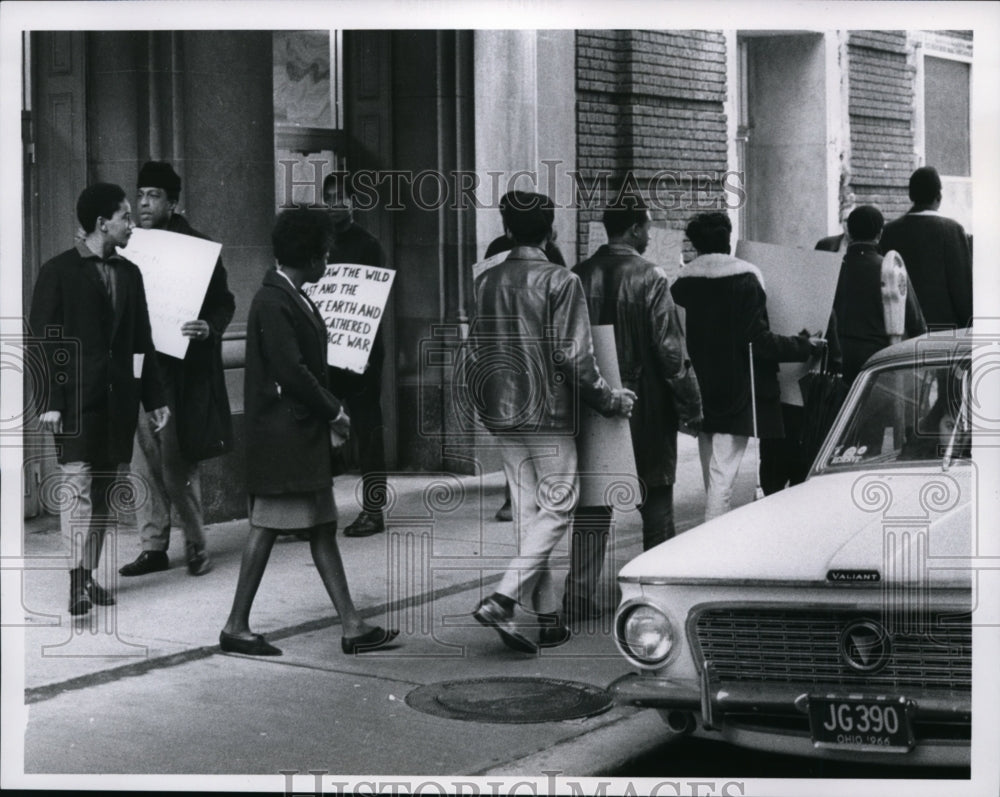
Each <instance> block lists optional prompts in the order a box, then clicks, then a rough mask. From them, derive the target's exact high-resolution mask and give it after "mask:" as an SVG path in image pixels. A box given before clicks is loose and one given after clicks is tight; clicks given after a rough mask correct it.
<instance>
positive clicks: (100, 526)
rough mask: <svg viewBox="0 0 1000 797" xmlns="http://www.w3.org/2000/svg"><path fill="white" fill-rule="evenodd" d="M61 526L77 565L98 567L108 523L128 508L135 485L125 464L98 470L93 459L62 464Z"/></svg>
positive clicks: (59, 500)
mask: <svg viewBox="0 0 1000 797" xmlns="http://www.w3.org/2000/svg"><path fill="white" fill-rule="evenodd" d="M59 471H60V474H61V479H60V484H59V492H58V494H57V495H56V496H55V498H56V501H57V502H58V509H59V529H60V531H61V532H62V536H63V540H64V541H65V542H66V544H67V545H68V546H69V552H70V557H71V558H72V559H73V560H74V561H75V562H76V566H78V567H83V568H85V569H87V570H96V569H97V566H98V565H99V564H100V563H101V551H102V550H103V548H104V537H105V534H106V533H107V530H108V526H114V525H117V523H118V513H119V512H120V511H124V510H125V509H127V508H128V505H129V501H130V498H131V491H132V485H131V484H130V483H129V482H128V477H127V475H126V474H125V473H124V470H123V468H121V467H119V468H110V469H105V470H95V469H94V468H93V467H92V466H91V464H90V463H89V462H65V463H62V464H60V465H59Z"/></svg>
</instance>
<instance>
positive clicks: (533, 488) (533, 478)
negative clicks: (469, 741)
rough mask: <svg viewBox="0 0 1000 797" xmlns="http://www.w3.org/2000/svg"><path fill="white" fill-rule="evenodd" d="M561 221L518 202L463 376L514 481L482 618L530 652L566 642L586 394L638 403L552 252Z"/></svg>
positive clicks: (624, 406) (604, 406) (478, 290)
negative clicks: (511, 535) (508, 527)
mask: <svg viewBox="0 0 1000 797" xmlns="http://www.w3.org/2000/svg"><path fill="white" fill-rule="evenodd" d="M553 218H554V211H553V209H552V200H551V199H549V198H548V197H545V196H542V195H539V194H530V193H523V194H518V195H516V196H515V197H514V198H513V201H512V202H511V206H510V209H509V212H508V226H509V229H510V232H511V234H512V236H513V239H514V244H515V246H514V248H513V249H512V250H511V253H510V256H509V257H508V258H507V259H506V260H505V261H503V262H502V263H500V264H498V265H496V266H494V267H493V268H491V269H489V270H488V271H486V272H484V273H483V274H481V275H480V276H479V278H478V279H477V280H476V283H475V289H474V290H475V300H476V302H475V304H476V319H475V322H474V324H473V326H472V330H471V333H470V346H471V358H470V361H469V363H468V368H467V371H466V378H467V388H468V389H469V391H470V396H469V398H470V402H471V404H472V405H473V406H475V407H476V410H477V411H478V414H479V418H480V420H481V421H482V423H483V425H484V426H485V427H486V428H487V429H488V430H489V431H490V432H491V433H492V434H493V435H494V436H495V437H496V439H497V441H498V443H499V444H500V452H501V457H502V459H503V468H504V473H505V475H506V477H507V481H508V482H509V483H510V484H511V485H512V486H513V487H514V488H515V489H514V495H513V499H514V523H515V529H516V530H517V532H518V541H519V546H518V547H519V550H518V555H517V556H516V557H515V558H514V559H513V560H512V561H511V563H510V565H509V566H508V568H507V571H506V572H505V573H504V576H503V579H502V580H501V582H500V584H499V586H498V587H497V589H496V591H495V592H494V593H492V594H491V595H489V596H487V597H486V598H484V599H483V600H482V601H481V602H480V604H479V606H478V607H477V608H476V610H475V611H474V612H473V616H474V617H475V618H476V620H477V621H478V622H480V623H482V624H483V625H485V626H487V627H491V628H494V629H495V630H496V631H497V632H498V633H499V634H500V637H501V639H502V640H503V641H504V643H505V644H507V645H508V646H509V647H511V648H514V649H515V650H519V651H522V652H528V653H531V652H534V651H536V650H537V649H538V647H539V646H554V645H559V644H562V643H563V642H566V641H567V640H568V639H569V629H568V628H567V627H566V625H565V623H564V622H563V621H562V618H561V617H560V616H559V606H560V602H559V599H558V598H557V597H556V592H555V585H554V580H553V578H552V571H551V568H550V564H549V557H550V555H551V553H552V550H553V549H554V548H555V546H556V545H557V544H558V542H559V541H560V540H561V539H562V537H563V535H564V534H565V533H566V530H567V529H568V527H569V522H570V518H571V516H572V512H573V504H574V503H575V496H576V487H577V482H578V477H577V459H576V441H575V438H574V435H575V434H576V432H577V431H578V428H577V427H578V425H579V423H578V421H579V416H580V412H579V410H580V406H579V401H580V400H581V399H582V400H583V401H584V402H586V403H587V404H588V405H590V406H591V407H593V408H594V409H595V410H597V411H598V412H600V413H602V414H603V415H606V416H612V415H622V416H625V417H628V416H629V415H631V412H632V407H633V404H634V403H635V393H633V392H632V391H631V390H628V389H619V390H613V389H612V388H611V387H610V386H609V385H608V383H607V382H606V381H605V380H604V378H603V377H602V376H601V373H600V371H599V370H598V368H597V362H596V360H595V358H594V347H593V340H592V338H591V333H590V319H589V316H588V314H587V304H586V301H585V299H584V296H583V289H582V287H581V284H580V280H579V278H578V277H577V276H576V275H574V274H572V273H571V272H569V271H568V270H567V269H565V268H563V267H561V266H557V265H554V264H552V263H550V262H549V260H548V258H547V257H546V256H545V250H544V247H545V244H546V242H547V241H548V240H549V238H550V237H551V234H552V221H553ZM519 602H520V603H522V604H524V606H525V608H527V609H528V610H529V611H530V612H531V613H533V614H534V615H535V616H536V618H537V623H536V625H537V626H538V627H539V631H538V636H537V638H535V639H532V638H529V637H528V636H527V635H526V634H525V633H524V631H523V630H522V629H521V627H520V624H519V623H518V622H517V621H516V620H515V618H514V608H515V605H516V604H517V603H519ZM536 639H537V641H536Z"/></svg>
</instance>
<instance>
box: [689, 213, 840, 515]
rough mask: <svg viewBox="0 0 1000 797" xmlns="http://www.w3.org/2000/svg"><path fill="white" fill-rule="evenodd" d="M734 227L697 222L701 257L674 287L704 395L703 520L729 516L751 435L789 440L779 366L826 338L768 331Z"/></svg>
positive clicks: (755, 278)
mask: <svg viewBox="0 0 1000 797" xmlns="http://www.w3.org/2000/svg"><path fill="white" fill-rule="evenodd" d="M732 229H733V228H732V223H731V222H730V221H729V217H728V216H727V215H726V214H725V213H721V212H710V213H701V214H698V215H697V216H695V217H694V218H693V219H692V220H691V221H690V223H689V224H688V226H687V230H686V233H687V236H688V238H689V239H690V241H691V243H692V244H693V245H694V248H695V249H696V250H697V252H698V257H696V258H695V259H694V260H692V261H691V262H690V263H688V264H687V266H685V267H684V269H683V270H682V271H681V276H680V277H679V278H678V279H677V281H676V282H675V283H674V284H673V287H672V288H671V293H672V294H673V297H674V301H675V302H677V304H679V305H680V306H681V307H683V308H685V310H686V311H687V314H686V324H687V343H688V351H689V352H690V354H691V363H692V364H693V365H694V370H695V374H697V376H698V387H699V389H700V390H701V400H702V413H703V416H704V420H703V421H702V427H701V432H700V433H699V435H698V451H699V454H700V456H701V465H702V475H703V477H704V480H705V489H706V492H707V493H708V501H707V504H706V507H705V520H706V521H707V520H711V519H712V518H714V517H717V516H718V515H722V514H724V513H726V512H728V511H729V510H730V508H731V502H732V488H733V483H734V482H735V480H736V475H737V473H738V471H739V467H740V462H741V460H742V459H743V452H744V451H745V450H746V445H747V441H748V439H749V437H750V436H751V435H754V434H756V436H757V437H759V438H764V437H781V436H782V435H783V434H784V429H783V426H782V420H781V400H780V392H779V389H778V363H780V362H803V361H805V360H808V359H809V358H810V357H811V356H814V355H815V354H818V353H821V352H822V350H823V343H822V341H821V340H819V339H810V338H809V337H808V335H806V334H801V335H795V336H786V335H775V334H774V333H773V332H771V330H770V325H769V323H768V318H767V296H766V294H765V293H764V278H763V276H762V275H761V273H760V270H759V269H758V268H757V267H756V266H754V265H753V264H751V263H747V262H746V261H744V260H740V259H738V258H735V257H732V256H731V255H730V254H729V251H730V246H729V236H730V234H731V233H732ZM751 344H752V345H753V369H754V379H753V389H754V396H753V398H755V400H756V406H757V414H756V421H757V424H756V426H757V428H756V429H755V428H754V415H753V412H752V409H751V407H752V404H751V380H750V359H749V353H750V349H749V346H750V345H751Z"/></svg>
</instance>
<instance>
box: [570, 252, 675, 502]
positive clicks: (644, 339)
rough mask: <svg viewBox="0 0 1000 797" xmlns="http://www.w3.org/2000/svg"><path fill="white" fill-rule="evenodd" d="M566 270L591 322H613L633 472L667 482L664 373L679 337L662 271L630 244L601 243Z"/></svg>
mask: <svg viewBox="0 0 1000 797" xmlns="http://www.w3.org/2000/svg"><path fill="white" fill-rule="evenodd" d="M573 271H574V272H575V273H576V274H577V276H579V277H580V281H581V282H582V283H583V292H584V295H585V297H586V299H587V309H588V310H589V312H590V323H591V324H593V325H595V326H600V325H606V324H611V325H613V326H614V329H615V348H616V350H617V355H618V369H619V372H620V374H621V380H622V385H623V386H624V387H627V388H629V389H630V390H633V391H635V393H636V395H637V396H638V400H637V402H636V405H635V409H634V410H633V411H632V418H631V420H630V426H631V432H632V448H633V451H634V453H635V463H636V469H637V471H638V475H639V478H640V479H642V480H643V482H645V484H646V486H647V487H659V486H662V485H665V484H673V483H674V476H675V474H676V471H677V421H678V418H677V409H676V407H675V405H674V400H673V396H672V394H671V389H670V383H669V380H671V379H673V378H674V377H676V376H677V375H678V373H679V372H680V370H681V368H682V366H683V362H684V342H683V333H682V331H681V326H680V319H679V318H678V315H677V308H676V307H675V306H674V302H673V299H671V297H670V286H669V284H668V282H667V277H666V275H665V274H664V273H663V271H662V270H661V269H659V268H657V267H656V265H655V264H654V263H651V262H650V261H648V260H645V259H643V258H642V257H641V256H640V255H639V253H638V252H636V251H635V250H634V249H632V248H631V247H627V246H624V247H623V246H617V245H607V244H606V245H604V246H602V247H601V248H600V249H598V250H597V252H596V253H595V254H594V256H593V257H591V258H589V259H588V260H584V261H583V262H582V263H580V264H579V265H577V266H576V267H575V268H574V269H573Z"/></svg>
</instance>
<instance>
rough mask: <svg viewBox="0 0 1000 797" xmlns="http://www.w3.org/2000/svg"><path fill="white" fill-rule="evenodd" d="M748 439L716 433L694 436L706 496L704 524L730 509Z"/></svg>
mask: <svg viewBox="0 0 1000 797" xmlns="http://www.w3.org/2000/svg"><path fill="white" fill-rule="evenodd" d="M749 439H750V438H749V437H746V436H744V435H736V434H720V433H719V432H711V433H710V432H701V433H700V434H699V435H698V454H699V455H700V457H701V475H702V477H703V478H704V480H705V492H706V493H707V501H706V503H705V520H706V521H707V520H711V519H712V518H714V517H718V516H719V515H724V514H725V513H726V512H728V511H729V510H730V509H732V499H733V484H734V483H735V482H736V474H737V473H738V472H739V470H740V463H741V462H742V461H743V452H744V451H746V447H747V441H748V440H749Z"/></svg>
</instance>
